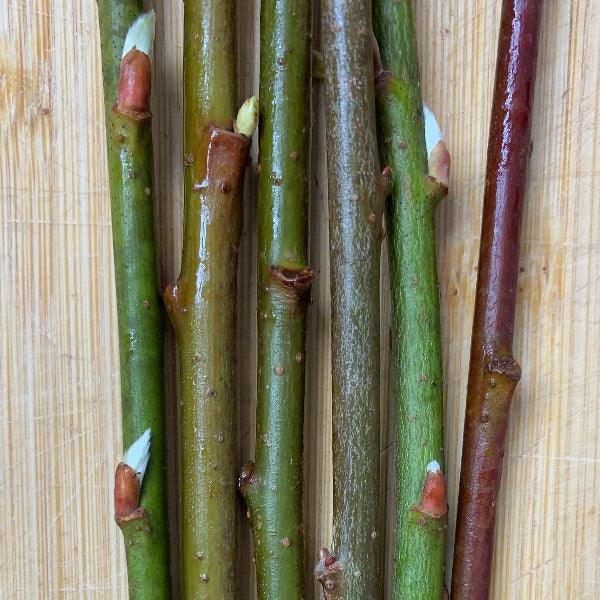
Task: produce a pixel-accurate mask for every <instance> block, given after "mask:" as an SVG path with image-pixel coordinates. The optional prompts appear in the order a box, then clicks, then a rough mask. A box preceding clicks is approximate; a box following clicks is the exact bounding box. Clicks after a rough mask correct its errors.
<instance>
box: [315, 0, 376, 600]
mask: <svg viewBox="0 0 600 600" xmlns="http://www.w3.org/2000/svg"><path fill="white" fill-rule="evenodd" d="M322 11H323V14H322V27H321V30H322V32H323V48H322V50H323V56H324V62H325V92H326V94H325V100H326V103H325V106H326V119H327V124H326V136H327V172H328V196H329V244H330V265H331V297H332V304H331V308H332V330H331V347H332V377H333V379H332V393H333V400H332V402H333V540H332V541H333V545H332V551H333V553H334V554H335V556H336V557H337V563H339V564H338V565H337V567H338V568H339V570H340V572H341V573H342V574H343V577H336V578H330V579H328V580H327V581H329V582H330V583H329V584H328V585H333V586H334V587H333V588H332V589H329V590H326V593H327V594H329V596H330V597H337V595H339V594H341V595H342V596H343V597H344V598H346V599H347V600H359V599H360V600H369V599H375V598H379V597H380V595H381V589H382V582H381V579H382V578H381V570H380V562H379V540H380V537H381V535H380V533H381V532H380V530H379V527H380V516H379V515H380V500H379V468H380V460H379V444H380V432H379V403H380V397H379V362H380V361H379V268H380V251H381V238H382V212H383V203H384V197H385V194H386V191H387V190H386V181H385V178H382V176H381V174H380V173H379V161H378V157H377V139H376V129H375V104H374V87H373V62H372V51H371V47H372V39H371V35H372V34H371V6H370V3H369V2H365V1H364V0H324V1H323V3H322ZM340 586H343V591H340V590H339V589H337V588H339V587H340ZM332 594H333V596H332ZM336 594H337V595H336Z"/></svg>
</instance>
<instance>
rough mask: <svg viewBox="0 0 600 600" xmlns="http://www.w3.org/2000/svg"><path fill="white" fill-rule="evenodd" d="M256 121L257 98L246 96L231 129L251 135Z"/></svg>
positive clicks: (247, 135)
mask: <svg viewBox="0 0 600 600" xmlns="http://www.w3.org/2000/svg"><path fill="white" fill-rule="evenodd" d="M257 123H258V98H257V97H256V96H252V98H248V99H247V100H246V101H245V102H244V104H242V107H241V108H240V110H239V111H238V114H237V119H236V120H235V123H234V124H233V130H234V131H235V132H236V133H241V134H242V135H245V136H246V137H251V136H252V134H253V133H254V130H255V129H256V125H257Z"/></svg>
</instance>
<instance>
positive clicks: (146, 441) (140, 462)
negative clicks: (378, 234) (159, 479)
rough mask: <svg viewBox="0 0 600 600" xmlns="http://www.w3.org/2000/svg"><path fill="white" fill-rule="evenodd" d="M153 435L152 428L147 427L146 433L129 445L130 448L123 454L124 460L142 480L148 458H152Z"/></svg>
mask: <svg viewBox="0 0 600 600" xmlns="http://www.w3.org/2000/svg"><path fill="white" fill-rule="evenodd" d="M151 437H152V432H151V430H150V429H146V431H144V433H142V435H140V437H139V438H138V439H137V440H135V442H133V444H131V446H129V449H128V450H127V452H125V454H124V455H123V462H124V463H125V464H126V465H128V466H129V467H131V468H132V469H133V470H134V471H135V472H136V475H137V476H138V479H139V480H140V481H142V479H144V473H145V472H146V467H147V466H148V460H149V459H150V438H151Z"/></svg>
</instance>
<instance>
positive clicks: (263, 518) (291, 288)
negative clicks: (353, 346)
mask: <svg viewBox="0 0 600 600" xmlns="http://www.w3.org/2000/svg"><path fill="white" fill-rule="evenodd" d="M309 34H310V2H309V1H308V0H301V1H298V2H294V3H293V5H292V4H291V3H290V2H289V0H266V1H265V2H263V3H262V4H261V61H260V64H261V79H260V105H261V127H260V131H261V133H260V166H261V170H260V176H259V201H258V396H257V409H256V410H257V414H256V425H257V427H256V465H255V466H254V467H252V466H251V465H247V467H246V468H245V470H244V472H243V473H242V477H241V479H240V487H241V490H242V492H243V494H244V497H245V499H246V502H247V504H248V508H249V513H250V519H251V523H252V528H253V533H254V544H255V551H256V573H257V584H258V597H259V598H262V599H264V600H268V599H271V598H286V599H289V600H293V599H294V598H302V597H303V593H304V591H303V580H304V577H303V544H302V474H303V473H302V434H303V416H304V410H303V405H304V342H305V335H306V333H305V320H306V306H307V295H308V292H309V289H310V285H311V283H312V279H313V274H312V272H311V271H310V269H309V268H308V266H307V262H308V256H307V254H308V249H307V206H306V196H307V179H308V164H307V163H308V156H309V154H308V145H309V144H308V135H309V127H308V123H309V119H310V118H309V97H308V92H309V81H310V37H309Z"/></svg>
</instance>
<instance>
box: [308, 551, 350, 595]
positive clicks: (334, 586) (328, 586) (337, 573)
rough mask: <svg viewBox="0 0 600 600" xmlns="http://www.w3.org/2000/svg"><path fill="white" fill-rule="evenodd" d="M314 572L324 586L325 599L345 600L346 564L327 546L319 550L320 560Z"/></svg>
mask: <svg viewBox="0 0 600 600" xmlns="http://www.w3.org/2000/svg"><path fill="white" fill-rule="evenodd" d="M314 574H315V578H316V580H317V581H318V582H319V583H320V584H321V585H322V586H323V597H324V599H325V600H344V591H343V574H344V566H343V565H342V563H341V562H340V561H339V560H337V559H336V557H335V556H334V555H333V554H331V553H330V552H329V550H328V549H327V548H321V550H319V562H318V563H317V564H316V565H315V570H314Z"/></svg>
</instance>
